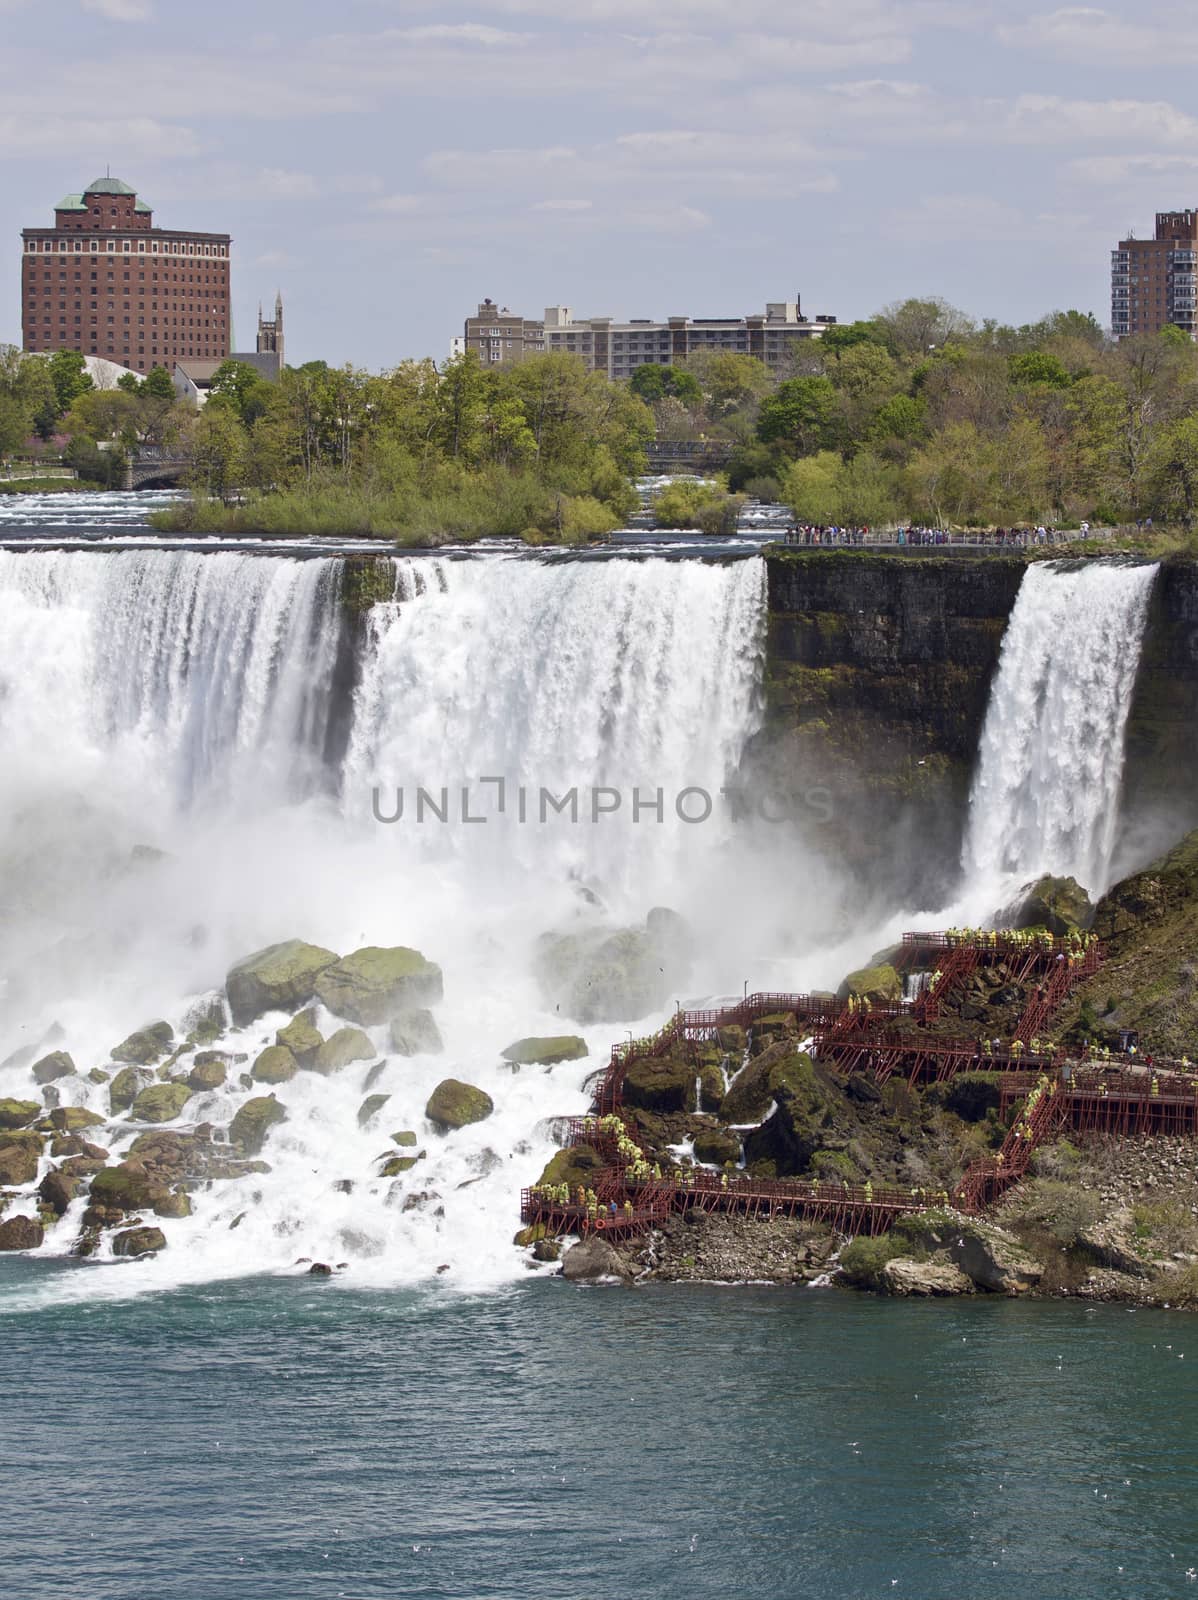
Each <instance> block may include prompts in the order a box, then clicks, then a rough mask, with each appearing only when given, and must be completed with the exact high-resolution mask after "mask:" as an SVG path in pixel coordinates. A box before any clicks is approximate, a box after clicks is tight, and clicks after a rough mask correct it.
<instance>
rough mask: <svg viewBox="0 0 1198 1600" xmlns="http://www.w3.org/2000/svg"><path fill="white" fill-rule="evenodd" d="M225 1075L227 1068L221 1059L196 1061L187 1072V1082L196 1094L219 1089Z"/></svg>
mask: <svg viewBox="0 0 1198 1600" xmlns="http://www.w3.org/2000/svg"><path fill="white" fill-rule="evenodd" d="M227 1076H228V1069H227V1067H226V1066H225V1064H224V1062H223V1061H197V1062H196V1064H195V1066H194V1067H192V1069H191V1071H190V1072H189V1073H188V1074H187V1082H188V1085H189V1087H190V1088H192V1089H194V1090H195V1091H196V1093H197V1094H203V1093H206V1092H210V1091H211V1090H213V1089H219V1088H220V1087H221V1086H222V1085H223V1083H224V1081H225V1079H226V1077H227Z"/></svg>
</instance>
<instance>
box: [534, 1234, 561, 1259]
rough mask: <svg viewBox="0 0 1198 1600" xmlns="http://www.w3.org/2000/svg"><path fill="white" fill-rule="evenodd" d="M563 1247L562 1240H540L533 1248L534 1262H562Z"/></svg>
mask: <svg viewBox="0 0 1198 1600" xmlns="http://www.w3.org/2000/svg"><path fill="white" fill-rule="evenodd" d="M561 1256H562V1245H561V1240H560V1239H538V1240H537V1242H536V1244H534V1245H533V1247H532V1258H533V1260H534V1261H560V1260H561Z"/></svg>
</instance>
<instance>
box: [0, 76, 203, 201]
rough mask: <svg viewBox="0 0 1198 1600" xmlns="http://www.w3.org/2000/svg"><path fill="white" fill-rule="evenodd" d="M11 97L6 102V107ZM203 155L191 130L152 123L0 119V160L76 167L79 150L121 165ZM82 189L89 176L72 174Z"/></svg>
mask: <svg viewBox="0 0 1198 1600" xmlns="http://www.w3.org/2000/svg"><path fill="white" fill-rule="evenodd" d="M11 103H12V97H11V96H9V97H8V104H10V105H11ZM201 149H202V145H201V143H200V139H199V137H198V135H197V134H195V133H194V132H193V131H192V130H191V129H190V128H184V127H177V126H176V127H173V126H171V125H170V124H169V123H163V122H158V121H155V120H154V119H153V118H151V117H110V118H104V117H88V116H78V115H75V114H73V113H67V114H64V115H62V116H47V115H45V114H44V113H43V114H42V115H40V116H39V115H36V114H30V113H28V112H22V113H20V114H18V115H7V114H6V115H4V116H0V160H3V159H5V158H8V159H15V158H18V157H19V158H20V159H22V160H27V159H28V158H29V157H30V156H31V155H36V156H44V155H47V154H55V155H57V154H59V153H62V154H65V155H68V156H70V157H71V158H72V160H74V161H76V162H77V160H78V157H79V152H80V151H81V150H83V151H87V150H119V151H120V152H121V155H122V159H124V158H125V157H128V158H129V159H130V160H135V159H137V158H139V157H142V156H148V157H153V158H155V159H157V158H160V157H163V158H171V157H182V156H194V155H196V154H198V153H199V151H200V150H201ZM76 176H78V178H79V181H80V182H82V183H86V182H87V180H88V179H89V177H91V174H90V173H88V172H83V173H82V174H76Z"/></svg>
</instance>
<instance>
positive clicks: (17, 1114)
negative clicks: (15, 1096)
mask: <svg viewBox="0 0 1198 1600" xmlns="http://www.w3.org/2000/svg"><path fill="white" fill-rule="evenodd" d="M41 1112H42V1108H41V1106H40V1105H39V1104H38V1102H37V1101H36V1100H0V1129H6V1128H24V1127H26V1126H27V1125H28V1124H29V1123H31V1122H33V1121H34V1120H35V1119H36V1118H37V1117H39V1116H40V1115H41Z"/></svg>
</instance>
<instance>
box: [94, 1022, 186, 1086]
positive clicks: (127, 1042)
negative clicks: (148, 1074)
mask: <svg viewBox="0 0 1198 1600" xmlns="http://www.w3.org/2000/svg"><path fill="white" fill-rule="evenodd" d="M174 1037H175V1030H174V1029H173V1028H172V1027H171V1025H170V1023H169V1022H151V1023H150V1025H149V1026H148V1027H146V1028H138V1030H137V1032H136V1033H131V1034H130V1035H129V1037H128V1038H127V1039H122V1040H121V1042H120V1044H118V1045H115V1046H114V1047H113V1048H112V1050H111V1051H109V1054H110V1055H111V1057H112V1059H113V1060H114V1061H125V1062H128V1063H129V1064H130V1065H131V1066H135V1067H145V1066H149V1065H150V1064H151V1063H152V1062H155V1061H161V1060H162V1058H163V1056H165V1055H169V1054H170V1049H171V1044H172V1042H173V1041H174ZM117 1076H118V1077H119V1076H120V1074H119V1073H118V1074H117Z"/></svg>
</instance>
